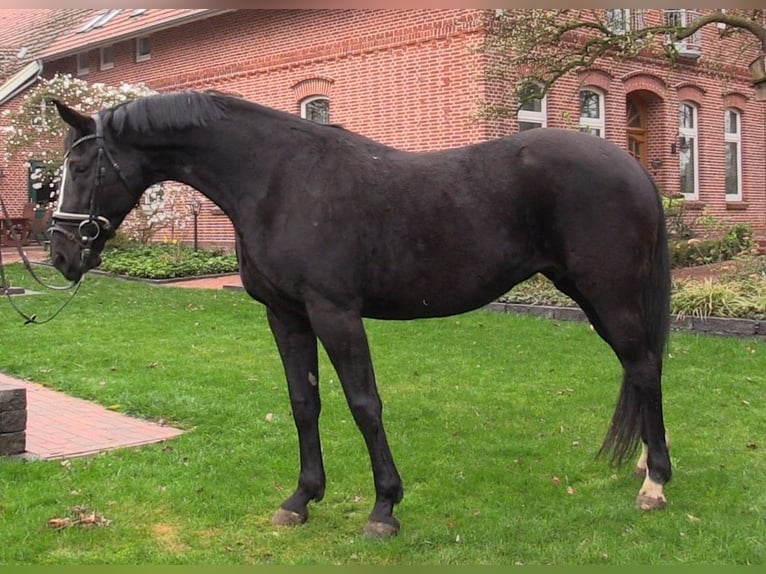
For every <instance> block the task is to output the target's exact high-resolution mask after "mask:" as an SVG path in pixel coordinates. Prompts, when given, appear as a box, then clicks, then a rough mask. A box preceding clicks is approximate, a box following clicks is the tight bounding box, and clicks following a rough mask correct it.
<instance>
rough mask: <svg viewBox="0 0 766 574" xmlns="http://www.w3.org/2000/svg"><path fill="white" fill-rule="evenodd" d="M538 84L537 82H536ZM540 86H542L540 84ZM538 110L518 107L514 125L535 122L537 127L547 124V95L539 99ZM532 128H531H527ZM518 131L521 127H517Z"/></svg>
mask: <svg viewBox="0 0 766 574" xmlns="http://www.w3.org/2000/svg"><path fill="white" fill-rule="evenodd" d="M538 86H539V84H538ZM540 87H542V86H540ZM538 101H539V102H540V111H539V112H538V111H533V110H524V109H520V110H519V112H518V113H517V114H516V127H517V129H518V128H519V124H521V123H522V122H523V123H527V124H537V125H538V127H541V128H544V127H547V125H548V98H547V96H543V97H542V98H541V99H540V100H538ZM529 129H533V128H529ZM518 131H522V130H521V129H518Z"/></svg>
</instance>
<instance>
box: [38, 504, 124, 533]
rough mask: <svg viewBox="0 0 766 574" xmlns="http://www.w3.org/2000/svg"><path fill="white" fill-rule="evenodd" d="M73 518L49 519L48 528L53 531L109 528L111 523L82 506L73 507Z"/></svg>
mask: <svg viewBox="0 0 766 574" xmlns="http://www.w3.org/2000/svg"><path fill="white" fill-rule="evenodd" d="M72 513H73V516H68V517H65V518H51V519H50V520H49V521H48V526H49V527H50V528H53V529H54V530H62V529H64V528H71V527H73V526H83V527H89V526H109V525H110V524H111V523H112V521H111V520H109V519H108V518H105V517H104V516H103V515H102V514H100V513H98V512H96V511H95V510H91V509H89V508H85V507H84V506H75V507H74V508H73V509H72Z"/></svg>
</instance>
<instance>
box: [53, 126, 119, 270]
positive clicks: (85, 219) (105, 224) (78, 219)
mask: <svg viewBox="0 0 766 574" xmlns="http://www.w3.org/2000/svg"><path fill="white" fill-rule="evenodd" d="M93 121H94V122H95V123H96V133H95V134H88V135H86V136H83V137H81V138H79V139H78V140H76V141H75V142H74V143H73V144H72V145H71V146H69V149H68V150H67V152H66V153H65V154H64V169H63V171H62V174H61V189H60V191H59V197H58V202H57V207H56V210H55V211H54V212H53V214H52V216H51V220H52V222H53V224H52V225H51V226H50V227H49V228H48V232H49V233H51V234H52V233H53V232H55V231H58V232H59V233H63V234H64V235H65V236H66V237H67V239H69V240H70V241H77V242H79V243H80V245H81V246H82V248H83V250H82V260H83V261H85V260H86V259H87V258H88V256H89V254H90V247H91V245H92V244H93V241H95V240H96V238H98V236H99V235H101V233H102V232H104V233H109V234H112V233H114V226H113V225H112V222H111V221H109V219H108V218H107V217H104V216H103V215H98V214H97V213H96V196H97V195H98V193H99V191H100V190H101V186H102V184H103V180H104V173H105V168H104V165H103V162H104V158H105V157H106V159H107V160H108V161H109V163H110V164H111V165H112V168H113V169H114V170H115V171H116V172H117V175H118V176H119V177H120V180H122V183H123V184H124V185H125V187H126V189H128V182H127V180H126V179H125V175H124V174H123V173H122V170H121V169H120V166H119V164H118V163H117V162H116V161H115V159H114V157H113V156H112V154H111V153H110V152H109V149H108V148H107V147H106V145H105V143H104V129H103V123H102V120H101V116H100V115H99V114H95V115H94V116H93ZM91 140H95V141H96V142H97V143H98V155H97V159H96V181H95V182H94V184H93V188H92V189H91V192H90V200H89V202H88V213H77V212H73V211H64V208H63V206H64V197H65V191H66V177H67V171H68V166H69V154H70V153H71V152H72V150H73V149H74V148H76V147H77V146H79V145H80V144H82V143H84V142H87V141H91Z"/></svg>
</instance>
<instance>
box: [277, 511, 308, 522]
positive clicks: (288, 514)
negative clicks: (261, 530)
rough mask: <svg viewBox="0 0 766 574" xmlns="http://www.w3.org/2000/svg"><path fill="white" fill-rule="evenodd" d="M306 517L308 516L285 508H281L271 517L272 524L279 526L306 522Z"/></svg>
mask: <svg viewBox="0 0 766 574" xmlns="http://www.w3.org/2000/svg"><path fill="white" fill-rule="evenodd" d="M306 518H307V517H303V516H301V515H300V514H298V513H297V512H293V511H292V510H285V509H284V508H280V509H279V510H277V513H276V514H275V515H274V517H273V518H272V519H271V522H272V524H277V525H279V526H298V525H300V524H303V523H304V522H306Z"/></svg>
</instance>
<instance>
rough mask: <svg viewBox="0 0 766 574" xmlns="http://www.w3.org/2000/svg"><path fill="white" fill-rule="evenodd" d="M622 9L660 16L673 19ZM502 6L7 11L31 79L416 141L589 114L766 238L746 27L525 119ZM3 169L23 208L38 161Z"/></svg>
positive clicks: (596, 77)
mask: <svg viewBox="0 0 766 574" xmlns="http://www.w3.org/2000/svg"><path fill="white" fill-rule="evenodd" d="M619 12H620V13H622V17H624V18H625V21H629V22H635V21H636V19H637V18H638V17H640V19H641V20H642V21H644V22H645V23H646V25H651V24H652V23H656V22H659V21H660V20H661V19H663V18H666V17H667V15H666V14H665V11H663V10H640V11H636V10H630V11H627V12H626V11H624V10H620V11H619ZM702 12H704V10H703V11H702ZM3 13H5V14H3ZM494 16H495V11H494V10H479V9H450V10H434V9H423V10H418V9H413V10H226V9H196V10H191V9H188V10H169V9H167V10H166V9H146V10H135V9H122V10H106V9H101V10H94V9H76V10H74V9H73V10H3V11H0V19H3V22H2V23H3V28H2V29H3V31H2V32H0V57H4V58H5V59H6V61H7V60H13V57H14V54H15V55H16V60H18V61H17V62H15V66H14V67H13V69H14V70H15V71H19V70H22V69H23V68H24V67H27V68H26V72H25V73H26V74H27V75H28V76H29V77H28V78H26V80H28V81H34V78H35V77H37V75H38V74H39V75H42V76H44V77H51V76H52V75H54V74H55V73H57V72H61V73H69V74H72V75H74V76H79V77H81V78H83V79H86V80H88V81H91V82H104V83H107V84H115V85H116V84H119V83H121V82H128V83H136V82H140V81H142V82H146V83H147V84H148V85H149V86H150V87H151V88H153V89H155V90H158V91H170V90H181V89H187V88H192V89H205V88H215V89H218V90H221V91H225V92H230V93H235V94H238V95H241V96H243V97H245V98H247V99H251V100H254V101H257V102H259V103H262V104H265V105H268V106H272V107H275V108H280V109H283V110H285V111H289V112H293V113H295V114H301V115H304V116H306V117H310V118H312V119H315V120H318V121H328V120H329V121H331V122H333V123H340V124H342V125H344V126H345V127H346V128H348V129H351V130H354V131H357V132H361V133H363V134H365V135H367V136H369V137H372V138H374V139H377V140H379V141H381V142H383V143H386V144H389V145H392V146H395V147H399V148H402V149H408V150H414V151H418V150H429V149H437V148H446V147H454V146H459V145H465V144H469V143H473V142H476V141H480V140H484V139H488V138H492V137H496V136H499V135H504V134H508V133H513V132H515V131H517V130H518V129H524V128H528V127H533V126H536V125H545V126H551V127H554V126H555V127H570V128H575V129H576V128H579V127H582V126H585V127H587V128H588V129H591V130H593V131H596V132H597V133H599V134H600V135H602V136H604V137H606V138H608V139H610V140H612V141H614V142H615V143H617V144H618V145H620V146H622V147H624V148H625V149H629V150H630V151H631V153H633V154H634V155H635V156H636V157H637V158H638V159H639V160H640V161H642V162H643V163H644V164H645V165H646V166H647V168H648V169H649V170H650V172H652V173H653V174H654V176H655V178H656V180H657V182H658V183H659V184H660V186H661V187H662V189H663V191H664V192H666V193H677V192H683V193H684V196H685V197H686V206H687V212H688V213H690V214H691V217H694V215H695V214H697V215H701V214H703V213H704V214H710V215H713V216H714V217H716V218H718V219H720V220H725V221H731V222H735V221H742V222H748V223H750V224H751V225H753V227H754V228H755V230H756V235H757V237H758V238H759V239H761V240H763V241H765V242H766V167H764V157H765V156H766V121H765V120H766V105H764V103H762V102H756V101H755V99H754V91H753V88H752V86H751V83H752V80H751V78H750V74H749V72H748V69H747V64H748V63H749V62H750V61H751V60H752V59H753V58H755V56H756V55H757V52H756V51H755V49H754V48H753V49H751V50H750V51H749V52H745V53H744V54H740V53H739V50H737V49H736V48H737V47H738V46H739V44H738V43H737V42H738V40H736V39H721V38H719V37H718V31H717V29H716V27H715V26H708V27H706V28H704V29H703V30H702V32H701V34H700V35H699V36H698V37H695V38H693V39H690V40H689V41H688V42H686V43H685V45H684V46H683V48H684V51H683V53H684V57H682V58H681V59H680V60H679V64H678V65H677V66H675V67H671V66H668V64H667V63H666V62H665V61H664V60H659V59H653V58H649V57H640V58H636V59H632V60H622V61H612V60H603V61H601V62H600V63H599V64H598V65H597V66H596V67H594V68H593V69H591V70H589V71H587V72H584V73H581V74H572V75H570V76H568V77H566V78H564V79H563V80H562V81H560V82H559V83H557V84H556V86H555V87H554V89H553V90H552V91H551V92H550V93H549V94H548V95H547V96H546V98H545V99H544V100H543V101H540V102H536V103H537V105H534V104H533V105H529V106H525V108H527V109H522V110H521V111H520V112H519V116H518V117H513V116H512V117H510V118H506V119H488V118H485V117H482V116H481V115H480V113H479V112H480V111H481V104H482V103H483V102H491V101H492V100H493V98H499V97H500V95H499V94H500V91H499V89H498V86H497V85H494V84H493V82H492V81H489V80H488V79H487V78H486V76H485V72H486V70H487V67H488V66H489V64H488V62H489V59H488V56H487V55H486V53H484V52H482V51H479V50H476V48H478V47H479V46H480V45H481V43H482V40H483V38H484V35H485V34H486V30H487V27H486V23H487V22H488V19H491V18H493V17H494ZM682 16H684V17H686V14H682ZM6 24H7V25H6ZM11 24H12V25H11ZM41 30H43V31H44V33H41ZM25 48H26V50H25ZM35 62H39V64H40V65H39V67H40V69H39V70H38V69H37V67H36V66H35V65H34V63H35ZM7 69H8V67H7V66H6V70H7ZM722 69H725V71H726V74H724V75H722V74H721V73H720V72H721V70H722ZM0 70H2V67H0ZM4 76H5V77H3V78H0V79H2V80H3V81H7V80H9V79H12V78H11V75H10V73H8V72H6V73H5V75H4ZM22 76H23V74H22ZM15 81H16V82H17V83H18V86H15V87H14V86H8V84H7V83H6V86H3V87H2V88H0V109H8V108H13V107H14V106H15V105H18V101H19V99H20V97H21V96H22V94H23V92H24V89H25V88H24V86H23V84H24V81H23V78H22V80H21V81H20V80H19V79H18V78H16V80H15ZM1 122H2V120H0V125H2V124H1ZM0 137H2V135H1V134H0ZM727 150H728V152H727ZM727 153H728V156H727ZM727 157H728V166H729V167H728V169H727ZM0 167H2V169H3V171H4V173H5V177H4V179H3V180H2V183H1V184H0V185H2V193H3V197H4V198H6V201H7V202H9V203H10V204H11V206H12V209H15V210H19V209H20V206H21V205H22V204H23V203H24V202H25V201H26V200H27V193H28V191H27V190H28V184H27V168H26V167H25V166H24V165H18V162H17V163H16V164H9V163H8V162H7V161H6V162H4V163H3V164H2V165H0ZM186 233H188V232H186ZM186 239H187V240H188V239H189V238H188V236H187V237H186ZM200 239H201V241H202V242H203V243H207V244H224V245H231V244H232V242H233V234H232V230H231V226H230V224H229V222H228V219H227V218H226V216H225V215H223V214H222V213H221V212H220V211H219V210H218V209H217V208H216V207H215V206H214V205H213V204H212V203H210V202H208V201H204V202H203V208H202V213H201V216H200Z"/></svg>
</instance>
